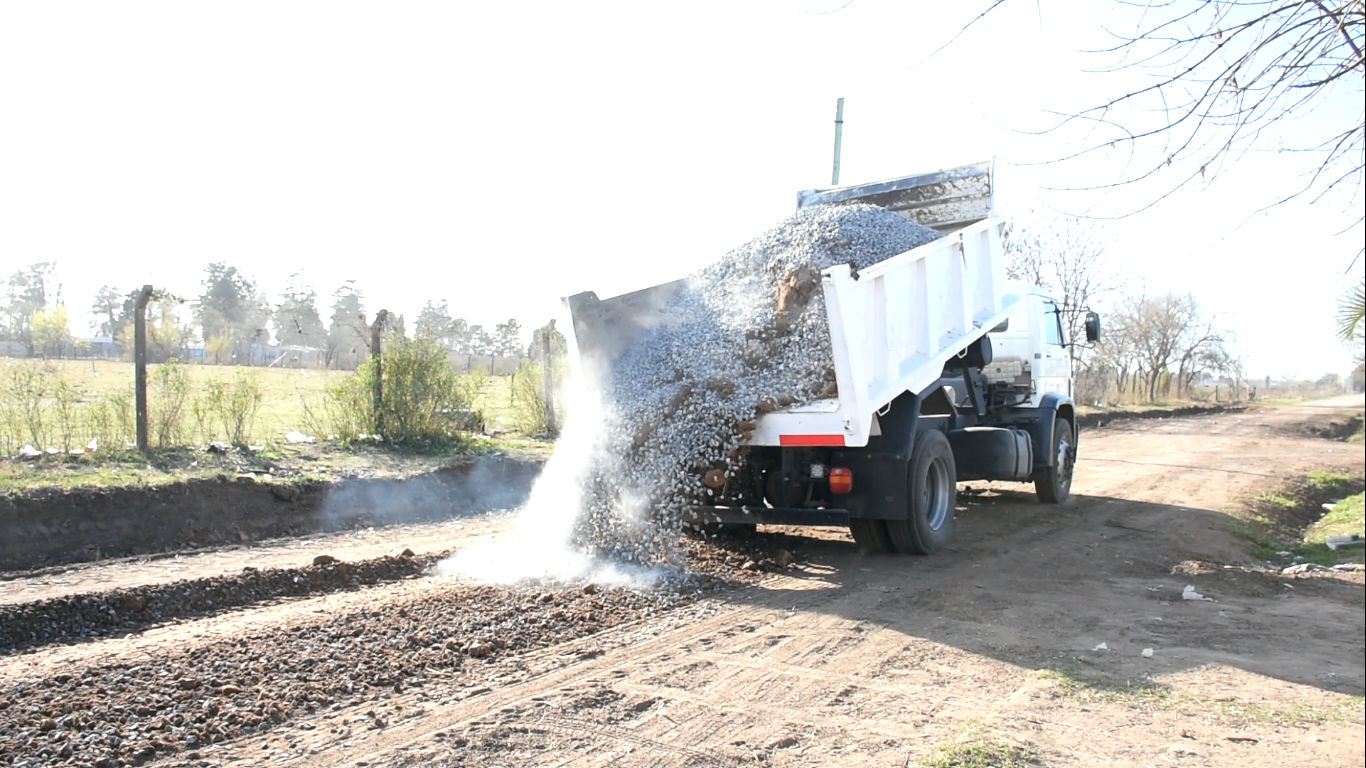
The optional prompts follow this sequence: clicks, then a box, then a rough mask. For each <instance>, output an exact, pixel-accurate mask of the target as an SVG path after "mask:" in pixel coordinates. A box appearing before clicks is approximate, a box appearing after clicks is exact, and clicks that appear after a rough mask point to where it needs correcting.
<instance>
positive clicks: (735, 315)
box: [533, 205, 940, 566]
mask: <svg viewBox="0 0 1366 768" xmlns="http://www.w3.org/2000/svg"><path fill="white" fill-rule="evenodd" d="M938 237H940V235H939V233H937V232H935V231H934V230H932V229H929V228H927V227H924V226H921V225H919V224H916V223H915V222H912V221H910V220H908V219H905V218H902V217H901V216H898V215H896V214H894V213H891V212H889V211H887V210H885V209H882V208H877V207H875V206H869V205H848V206H835V207H815V208H808V209H804V210H802V211H799V212H798V213H797V214H796V215H794V216H792V217H790V218H788V219H787V220H785V221H783V222H782V223H780V224H779V225H778V226H776V227H774V228H773V229H771V230H769V231H768V232H765V233H764V234H762V235H760V236H759V237H757V238H755V239H754V240H752V241H750V242H749V243H746V244H745V245H743V246H741V247H740V248H737V249H735V250H734V251H731V252H730V253H728V254H726V256H725V257H723V258H722V259H720V260H719V261H717V262H716V263H714V264H712V265H711V266H709V267H707V268H705V269H703V270H701V271H700V272H698V273H696V274H694V275H692V276H691V277H690V278H689V279H688V280H687V283H686V285H685V287H684V288H683V289H682V290H681V291H679V292H678V293H677V294H676V296H675V297H674V298H673V299H672V301H671V303H670V304H669V305H668V306H667V307H666V308H665V309H664V311H663V312H662V313H661V317H662V320H663V322H661V324H660V325H659V326H657V327H655V328H652V329H651V330H650V331H648V332H646V333H645V334H643V335H642V336H641V337H640V338H638V339H637V340H636V341H635V342H634V343H633V344H632V345H631V346H630V347H629V348H628V349H627V350H626V352H625V353H624V354H623V355H622V356H621V357H620V358H619V360H618V361H617V362H616V364H615V366H614V367H613V369H612V370H611V372H610V373H609V374H608V375H607V377H606V380H605V381H600V382H597V383H596V387H594V389H595V390H596V394H597V396H598V398H599V399H600V402H599V403H598V404H597V407H596V409H595V410H598V411H599V412H600V416H599V420H600V422H601V426H600V428H599V429H598V430H597V432H596V434H595V437H594V441H595V442H594V444H593V445H592V447H591V449H589V450H582V449H580V450H577V451H575V455H573V456H571V457H569V458H568V459H567V460H569V461H577V462H578V463H579V464H580V465H581V471H580V473H579V483H580V486H581V492H580V498H579V518H578V523H577V525H576V527H575V530H574V532H573V537H572V538H573V541H574V544H575V545H576V546H577V547H579V548H581V549H584V550H588V551H591V552H594V553H596V554H598V555H601V556H606V557H607V558H609V559H613V560H620V561H626V562H632V563H642V564H656V565H658V564H668V565H672V566H678V565H680V560H681V557H680V553H679V550H678V547H677V541H678V537H677V533H678V532H679V529H680V528H681V527H682V517H681V515H680V513H681V512H682V511H683V510H684V509H685V508H686V507H688V506H689V505H693V504H697V503H699V502H704V501H706V499H707V495H706V494H707V493H708V492H707V491H706V489H705V488H704V487H703V485H702V482H701V477H702V475H703V474H704V473H705V472H707V471H708V470H712V469H720V470H723V471H725V472H727V473H730V474H734V473H736V472H738V471H740V469H741V467H742V465H743V462H744V443H745V441H746V439H747V438H748V436H749V434H750V431H751V430H752V429H753V426H754V419H756V418H757V417H758V416H759V415H761V414H763V413H766V412H769V411H772V410H774V409H775V408H780V407H786V406H789V405H792V404H799V403H804V402H809V401H812V400H815V399H820V398H826V397H833V396H835V395H836V394H837V390H836V386H835V373H834V365H833V353H832V350H831V343H830V333H829V326H828V324H827V319H826V313H825V302H824V297H823V294H822V290H821V284H820V280H821V271H822V270H824V269H826V268H829V267H832V266H835V265H838V264H849V265H851V266H852V267H853V268H854V269H855V270H858V269H864V268H866V267H869V266H871V265H873V264H876V263H878V262H880V261H884V260H886V259H888V258H890V257H892V256H895V255H897V254H899V253H902V252H905V251H908V250H910V249H912V248H916V247H918V246H920V245H924V244H925V243H927V242H930V241H931V240H934V239H937V238H938ZM558 457H559V454H558V453H557V458H558ZM533 496H534V493H533Z"/></svg>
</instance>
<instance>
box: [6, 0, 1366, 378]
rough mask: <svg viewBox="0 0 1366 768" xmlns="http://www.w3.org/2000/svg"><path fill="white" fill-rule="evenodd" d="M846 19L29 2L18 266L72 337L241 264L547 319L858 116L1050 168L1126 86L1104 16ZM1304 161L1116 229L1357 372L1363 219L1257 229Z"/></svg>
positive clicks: (732, 206)
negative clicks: (1350, 303) (1061, 118)
mask: <svg viewBox="0 0 1366 768" xmlns="http://www.w3.org/2000/svg"><path fill="white" fill-rule="evenodd" d="M843 2H844V0H762V1H760V0H755V1H754V2H734V1H732V2H711V1H710V0H702V1H700V2H689V3H687V4H676V5H667V6H666V5H664V4H658V3H641V2H632V3H625V2H623V3H615V4H614V3H594V2H580V3H479V4H473V3H458V2H443V3H423V2H407V3H368V4H362V3H351V2H327V3H305V2H291V3H281V2H270V3H255V2H238V3H232V4H207V3H184V2H175V3H134V2H125V3H5V4H3V5H0V104H2V105H3V110H4V114H3V117H0V277H3V276H7V275H8V274H9V273H10V272H12V271H13V270H14V269H17V268H18V267H19V266H21V265H24V264H28V263H32V262H37V261H45V260H52V261H56V262H58V265H59V279H60V281H61V282H62V283H63V291H64V296H65V298H66V303H67V305H68V307H69V309H70V310H71V311H72V312H73V315H74V317H75V321H76V323H75V324H76V326H77V327H76V328H75V330H77V331H82V330H84V328H85V326H86V324H87V323H88V321H89V319H90V318H89V313H88V311H87V308H88V307H89V304H90V300H91V298H92V297H93V295H94V293H95V291H96V290H97V289H98V288H99V286H101V285H104V284H106V283H107V284H112V285H115V286H117V287H120V288H122V289H124V290H127V289H129V288H131V287H133V286H136V285H140V284H142V283H144V282H149V283H152V284H154V285H157V286H165V287H168V288H170V289H171V290H172V291H174V292H177V293H180V294H182V295H186V296H193V295H197V294H198V292H199V280H200V278H201V275H202V270H203V266H204V265H205V264H206V263H208V262H210V261H218V260H222V261H227V262H229V263H231V264H234V265H236V266H238V267H240V268H241V269H242V270H243V271H245V272H246V273H247V274H248V275H251V276H253V277H254V278H255V279H256V280H257V283H258V285H259V286H260V287H261V288H262V289H263V290H265V291H266V292H267V293H269V294H274V293H277V292H278V291H279V290H280V289H281V288H283V287H284V284H285V282H286V279H287V277H288V275H289V274H291V273H293V272H296V271H302V272H303V273H304V275H305V276H306V278H307V279H308V280H309V281H310V282H311V283H312V284H314V285H315V287H316V288H317V289H318V291H319V293H320V295H321V297H320V302H319V303H320V305H322V306H321V307H320V309H322V311H323V314H324V315H326V314H327V310H326V303H327V299H326V296H327V295H328V294H330V293H331V292H332V290H334V289H335V288H336V287H337V286H338V285H340V284H341V283H342V281H344V280H346V279H348V278H355V279H357V280H358V281H359V284H360V286H361V288H362V289H363V290H364V291H365V293H366V305H367V309H368V310H370V311H371V312H373V311H374V310H376V309H378V308H380V307H385V308H388V309H390V310H391V311H396V312H401V313H404V314H405V315H407V316H408V318H409V320H410V322H411V320H412V319H413V318H415V316H416V314H417V312H418V310H419V309H420V307H421V306H422V304H423V302H424V301H426V300H428V299H442V298H445V299H448V300H449V301H450V304H451V308H452V311H453V313H455V314H458V315H462V316H464V317H465V318H466V319H468V320H469V321H470V322H472V323H483V324H485V325H486V326H492V325H493V324H495V323H496V322H499V321H501V320H504V319H506V318H507V317H509V316H515V317H517V318H518V319H519V320H521V321H522V322H523V324H524V325H531V324H540V323H541V322H544V320H545V319H548V318H550V317H552V316H554V315H555V314H556V312H557V306H558V302H557V300H558V297H560V296H565V295H569V294H573V293H577V292H579V291H582V290H594V291H597V293H598V294H599V295H600V296H604V297H605V296H609V295H614V294H617V293H621V292H624V291H628V290H633V289H635V288H639V287H644V286H646V285H650V284H653V283H656V282H660V281H663V280H667V279H672V278H674V277H677V276H680V275H682V274H684V273H686V272H688V271H691V270H693V269H695V268H697V267H699V266H701V265H702V264H704V263H706V262H708V261H711V260H713V259H715V258H716V257H718V256H719V255H720V254H722V253H723V252H725V251H726V250H728V249H729V248H731V247H733V246H735V245H738V244H740V243H741V242H743V241H745V240H747V239H748V238H749V237H751V236H753V235H755V234H757V233H758V232H760V231H761V230H762V229H764V228H765V227H767V226H769V225H771V224H773V223H774V222H776V221H777V220H779V219H781V218H782V217H784V216H786V215H787V214H789V213H790V212H791V211H792V209H793V207H794V201H795V196H796V194H795V193H796V192H797V190H799V189H805V188H811V187H817V186H823V185H827V184H828V182H829V180H830V179H829V175H830V159H831V158H830V155H831V143H832V130H833V126H832V120H833V112H834V102H835V99H836V97H838V96H843V97H845V98H846V99H847V103H846V108H845V120H846V123H845V132H844V156H843V170H842V175H841V181H842V182H843V183H858V182H861V181H870V180H876V179H881V178H888V177H894V176H900V175H903V174H906V173H911V172H916V171H926V170H933V169H935V168H940V167H948V166H953V165H958V164H961V163H966V162H973V161H976V160H981V159H986V158H988V157H991V156H993V155H994V156H997V157H999V158H1001V160H1002V161H1004V162H1005V163H1020V162H1027V161H1036V160H1046V159H1050V158H1053V157H1057V156H1059V155H1060V154H1063V153H1065V152H1066V151H1067V146H1065V145H1064V143H1063V141H1064V139H1063V137H1062V136H1060V135H1055V134H1048V135H1043V136H1028V135H1024V134H1022V133H1020V132H1018V131H1017V130H1013V129H1023V128H1031V129H1032V128H1037V127H1039V126H1041V125H1043V124H1044V122H1045V121H1044V119H1043V115H1042V110H1044V109H1066V108H1068V107H1073V108H1079V107H1085V106H1090V105H1092V104H1094V103H1095V102H1096V100H1097V99H1099V98H1100V96H1101V95H1102V94H1107V93H1111V94H1112V93H1114V92H1115V91H1117V90H1118V87H1116V86H1115V82H1116V81H1114V80H1106V79H1103V78H1102V77H1100V76H1094V75H1091V76H1088V75H1083V74H1082V73H1081V69H1082V68H1083V67H1085V66H1095V65H1097V64H1099V63H1101V61H1100V60H1098V59H1096V58H1094V57H1088V56H1084V55H1082V54H1080V53H1078V51H1079V50H1080V49H1084V48H1094V47H1098V46H1100V45H1102V44H1103V43H1104V42H1105V38H1104V37H1103V36H1102V35H1101V33H1100V32H1099V29H1100V25H1101V23H1102V22H1113V21H1115V19H1114V18H1113V17H1110V16H1107V15H1106V13H1107V9H1108V8H1109V7H1110V6H1109V4H1107V3H1094V2H1085V1H1084V0H1077V1H1076V2H1063V1H1062V0H1050V1H1048V2H1042V3H1040V4H1039V5H1040V6H1041V7H1042V16H1040V15H1039V13H1038V11H1037V10H1036V5H1035V4H1034V3H1026V2H1023V0H1021V2H1018V3H1015V4H1014V5H1013V6H1007V7H1006V9H1005V10H1004V11H1003V12H1001V13H999V14H998V15H995V16H993V17H991V18H990V19H989V21H988V23H987V24H985V25H983V26H982V27H981V28H980V29H978V30H976V31H974V32H973V33H971V34H969V35H968V36H966V37H964V38H963V39H961V40H959V41H958V42H957V43H956V44H954V45H953V46H951V47H950V48H948V49H947V50H945V51H944V52H943V53H941V54H940V55H938V56H936V57H934V58H932V59H930V60H929V61H928V62H926V63H923V64H919V65H918V66H917V64H918V62H921V61H922V60H923V59H924V58H925V57H926V56H927V55H928V53H929V52H930V51H931V50H933V49H934V48H936V47H938V45H940V44H941V43H942V42H944V41H945V40H946V39H947V38H948V37H949V36H951V35H952V34H953V33H954V32H955V31H956V30H957V29H958V28H959V27H960V26H961V24H962V23H963V22H964V21H965V20H966V19H967V18H969V17H970V16H971V15H972V14H973V13H975V11H976V9H977V7H978V4H973V3H932V2H928V1H924V2H906V1H905V0H855V1H854V2H853V3H852V4H851V5H850V6H849V7H848V8H846V9H844V10H842V11H840V12H838V13H832V14H825V15H818V14H813V13H809V12H807V11H817V10H829V9H831V8H834V7H837V6H839V5H840V4H842V3H843ZM803 3H805V5H803ZM1359 99H1360V94H1359V93H1358V94H1357V95H1356V100H1355V101H1354V102H1353V103H1350V104H1338V105H1331V104H1330V105H1326V106H1325V107H1323V108H1322V109H1321V110H1319V112H1321V114H1319V113H1316V114H1314V115H1307V116H1304V117H1303V118H1302V120H1301V122H1302V123H1304V125H1303V126H1300V127H1303V128H1306V129H1312V128H1313V127H1314V126H1315V125H1319V124H1333V121H1340V119H1341V116H1342V115H1343V114H1345V113H1346V112H1351V111H1354V110H1359V109H1360V102H1359ZM1353 114H1354V112H1353ZM1297 130H1299V128H1297V126H1296V125H1295V124H1293V123H1292V124H1289V125H1288V126H1286V127H1285V128H1284V129H1283V130H1282V133H1284V134H1285V135H1284V136H1282V137H1281V138H1282V139H1283V140H1284V142H1285V144H1286V145H1287V146H1296V145H1298V144H1302V143H1303V141H1302V137H1301V136H1299V135H1298V134H1295V133H1293V132H1294V131H1297ZM1287 132H1292V133H1287ZM1108 167H1109V166H1107V164H1106V161H1105V160H1103V159H1102V160H1095V161H1084V162H1074V163H1068V164H1065V165H1062V166H1050V167H1045V168H1042V169H1039V168H1027V167H1011V166H1009V165H1007V166H1006V167H1005V168H1003V169H1002V170H1001V171H1000V180H999V181H1000V183H999V187H998V204H999V205H1000V206H1001V208H1002V209H1003V211H1004V212H1006V213H1012V212H1019V211H1023V210H1027V209H1029V208H1033V207H1039V206H1045V205H1050V204H1052V205H1059V206H1064V205H1081V204H1087V203H1090V202H1093V200H1080V201H1079V200H1076V199H1073V198H1061V197H1058V196H1057V195H1055V194H1050V193H1041V192H1039V191H1038V189H1037V188H1036V186H1035V185H1036V184H1042V183H1047V184H1052V185H1058V186H1080V185H1084V184H1090V183H1095V182H1098V181H1105V180H1108V178H1109V177H1107V176H1105V172H1106V171H1107V170H1108ZM1301 169H1302V166H1298V165H1294V164H1292V163H1291V162H1290V161H1289V159H1288V158H1286V157H1284V156H1280V155H1276V154H1272V153H1262V154H1259V155H1256V156H1252V157H1250V158H1246V159H1244V160H1243V161H1241V162H1240V163H1239V164H1238V165H1237V166H1235V167H1234V168H1232V169H1227V170H1225V172H1224V173H1223V175H1221V176H1220V177H1219V178H1218V180H1217V182H1216V183H1214V184H1212V185H1210V186H1209V187H1208V188H1205V187H1201V188H1192V189H1189V190H1187V191H1185V192H1183V193H1181V194H1179V195H1177V196H1175V197H1174V198H1173V199H1171V200H1169V201H1168V202H1166V203H1164V204H1162V205H1160V206H1158V207H1156V208H1155V209H1153V210H1151V211H1149V212H1146V213H1144V214H1141V215H1137V216H1133V217H1130V218H1125V219H1122V220H1120V221H1116V222H1113V223H1111V224H1109V225H1108V229H1109V233H1110V235H1111V237H1112V239H1113V246H1112V250H1111V253H1112V258H1113V260H1114V263H1115V264H1116V265H1118V266H1119V267H1120V269H1121V270H1122V272H1123V273H1124V275H1125V276H1126V277H1127V278H1128V279H1129V280H1130V281H1131V283H1132V284H1133V285H1136V286H1140V287H1145V288H1146V290H1147V291H1149V292H1160V291H1165V290H1167V289H1175V290H1178V291H1190V292H1194V293H1195V294H1196V295H1197V297H1198V298H1199V299H1200V301H1201V302H1202V304H1203V305H1204V306H1205V307H1207V308H1208V309H1209V310H1211V311H1217V312H1222V313H1225V314H1224V316H1223V322H1224V323H1225V324H1226V325H1227V326H1228V327H1231V328H1233V329H1234V330H1235V331H1237V332H1238V334H1239V335H1240V337H1241V339H1242V347H1243V348H1244V349H1245V350H1246V351H1247V352H1248V353H1249V355H1250V365H1249V367H1250V370H1251V372H1252V373H1253V374H1254V375H1264V374H1272V375H1280V374H1282V373H1296V374H1301V375H1311V376H1318V375H1320V374H1322V373H1323V372H1325V371H1328V370H1336V371H1339V372H1346V371H1347V370H1348V369H1349V368H1350V362H1349V355H1348V353H1347V351H1346V350H1344V349H1343V348H1342V347H1341V346H1340V345H1339V344H1338V343H1337V342H1336V341H1334V339H1333V336H1332V324H1331V316H1332V314H1333V307H1334V304H1335V302H1336V301H1337V299H1338V297H1339V296H1340V295H1341V294H1342V288H1343V286H1344V280H1343V277H1342V271H1343V270H1344V269H1345V268H1346V267H1347V265H1348V264H1349V262H1350V261H1351V258H1352V256H1353V255H1354V254H1355V253H1356V250H1357V248H1358V247H1359V242H1360V239H1361V232H1360V231H1359V230H1358V231H1355V232H1353V233H1350V234H1348V235H1345V236H1340V237H1333V233H1335V232H1337V231H1338V230H1340V229H1341V228H1342V227H1343V226H1345V224H1346V223H1348V218H1349V217H1348V216H1346V215H1344V214H1343V203H1342V201H1341V200H1328V201H1324V202H1320V203H1319V204H1318V205H1312V206H1311V205H1309V204H1307V202H1295V203H1291V204H1287V205H1285V206H1281V207H1278V208H1275V209H1273V210H1271V211H1270V212H1268V213H1266V214H1264V215H1261V216H1258V217H1256V218H1254V219H1253V220H1252V221H1250V222H1248V223H1247V224H1245V225H1244V226H1242V227H1241V228H1239V227H1238V225H1239V224H1240V223H1241V222H1242V221H1243V220H1244V218H1245V217H1246V216H1247V214H1248V213H1250V212H1251V211H1253V210H1255V209H1257V208H1258V207H1260V206H1261V205H1264V204H1266V203H1267V202H1269V201H1270V200H1272V199H1274V197H1275V195H1276V194H1277V193H1278V192H1279V191H1282V190H1284V189H1286V188H1287V187H1288V186H1289V185H1290V184H1293V183H1294V180H1295V177H1294V176H1293V175H1292V174H1294V173H1296V172H1298V171H1299V170H1301ZM1140 194H1142V193H1122V194H1119V195H1117V196H1116V195H1112V196H1111V197H1110V198H1109V199H1108V200H1107V201H1106V204H1107V205H1108V206H1109V208H1107V209H1106V210H1131V209H1133V208H1136V207H1138V206H1140V205H1141V204H1142V203H1143V202H1146V199H1140V197H1139V195H1140ZM1126 195H1127V197H1126ZM1359 207H1360V206H1359V205H1358V208H1359Z"/></svg>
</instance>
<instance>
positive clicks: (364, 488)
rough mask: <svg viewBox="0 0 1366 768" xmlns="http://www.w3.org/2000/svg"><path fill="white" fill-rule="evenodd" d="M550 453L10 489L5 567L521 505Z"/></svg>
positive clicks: (0, 546) (1, 551)
mask: <svg viewBox="0 0 1366 768" xmlns="http://www.w3.org/2000/svg"><path fill="white" fill-rule="evenodd" d="M540 470H541V464H540V462H534V461H526V460H518V459H513V458H505V457H496V458H476V459H471V460H468V461H463V462H460V463H458V464H455V465H453V466H450V467H447V468H445V469H442V470H439V471H436V472H432V473H429V474H425V475H419V476H417V477H412V478H406V479H360V480H341V481H301V480H284V479H279V480H277V479H275V478H272V477H270V476H268V475H262V476H237V477H229V476H228V475H220V476H219V477H218V478H217V479H208V480H189V481H186V482H180V483H169V484H166V485H158V486H154V487H136V486H133V487H120V488H75V489H60V488H53V489H37V490H26V491H23V492H12V493H7V494H2V495H0V572H5V571H18V570H22V569H32V568H40V567H44V566H54V565H64V564H68V563H83V562H90V561H94V560H101V559H107V558H120V557H127V556H140V555H149V554H154V553H161V552H168V551H178V550H195V549H203V548H208V547H221V546H223V545H238V544H247V543H251V542H258V541H263V540H267V539H275V538H279V537H289V536H302V535H307V534H311V533H317V532H320V531H338V530H348V529H355V528H363V527H367V526H374V525H392V524H397V523H409V522H416V521H426V520H443V519H448V518H452V517H459V516H466V515H472V514H477V513H481V512H487V511H490V510H495V509H512V508H514V507H516V506H518V505H519V504H521V503H522V502H523V501H524V500H525V499H526V497H527V494H528V493H529V492H530V490H531V483H532V482H533V481H534V480H535V479H536V477H537V476H538V475H539V474H540Z"/></svg>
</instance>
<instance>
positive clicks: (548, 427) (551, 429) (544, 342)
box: [541, 320, 559, 437]
mask: <svg viewBox="0 0 1366 768" xmlns="http://www.w3.org/2000/svg"><path fill="white" fill-rule="evenodd" d="M554 331H555V321H554V320H551V321H550V327H548V328H547V329H546V332H545V333H544V334H542V335H541V349H542V352H541V359H542V361H543V362H542V363H541V367H542V368H544V369H545V431H546V434H547V435H549V436H550V437H555V436H556V435H557V434H559V430H558V429H557V428H556V426H555V375H554V374H553V373H552V372H551V370H550V336H551V334H552V333H554Z"/></svg>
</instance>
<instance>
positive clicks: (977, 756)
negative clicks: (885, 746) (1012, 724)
mask: <svg viewBox="0 0 1366 768" xmlns="http://www.w3.org/2000/svg"><path fill="white" fill-rule="evenodd" d="M920 765H921V766H923V768H1029V767H1030V766H1035V765H1038V763H1037V762H1035V760H1034V756H1033V754H1032V753H1030V752H1029V751H1027V750H1024V749H1021V748H1019V747H1015V746H1011V745H1009V744H1005V743H1003V742H1000V741H996V740H994V739H991V738H987V737H982V736H977V737H969V738H966V739H964V740H962V741H953V742H949V743H946V744H940V745H939V746H937V747H935V748H934V752H933V754H931V755H930V756H929V757H927V758H925V759H924V760H922V761H921V763H920Z"/></svg>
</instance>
